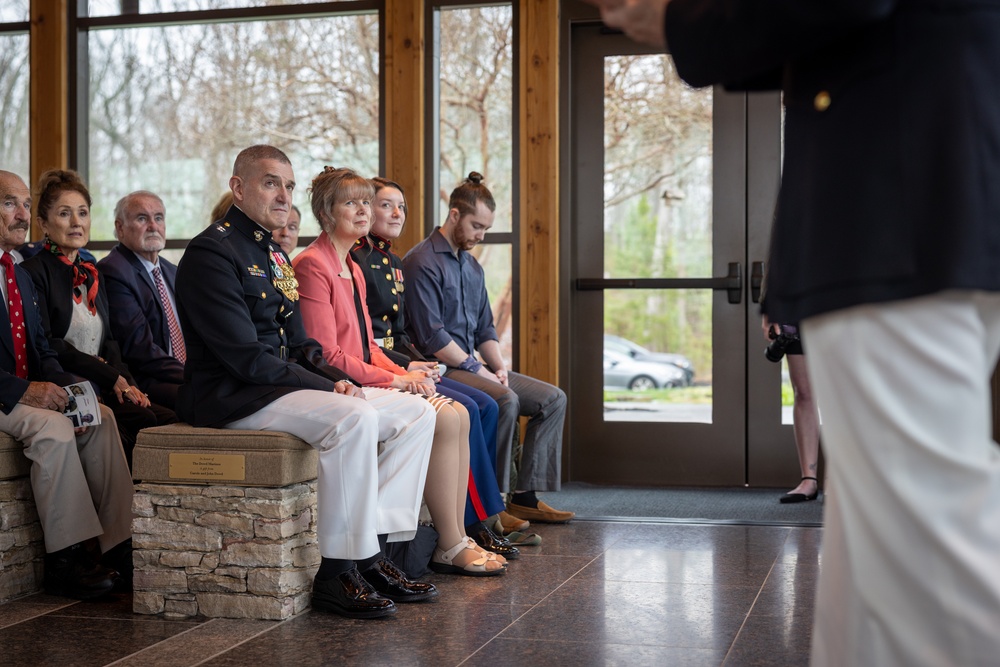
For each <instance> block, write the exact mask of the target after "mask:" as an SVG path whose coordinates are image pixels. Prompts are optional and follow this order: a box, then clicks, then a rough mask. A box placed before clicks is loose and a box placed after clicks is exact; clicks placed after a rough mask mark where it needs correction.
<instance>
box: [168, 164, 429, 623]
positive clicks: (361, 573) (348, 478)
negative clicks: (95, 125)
mask: <svg viewBox="0 0 1000 667" xmlns="http://www.w3.org/2000/svg"><path fill="white" fill-rule="evenodd" d="M229 185H230V188H231V189H232V191H233V206H232V207H231V208H230V209H229V211H228V212H227V213H226V216H225V218H224V219H222V220H219V221H218V222H217V223H215V224H212V225H211V226H209V227H208V229H206V230H205V231H204V232H202V233H201V234H199V235H198V236H196V237H195V238H194V239H192V241H191V243H190V245H189V246H188V248H187V251H186V252H185V254H184V258H183V259H182V260H181V262H180V266H179V267H178V271H177V301H178V308H179V311H180V317H181V326H182V328H183V329H184V333H185V344H186V348H187V356H188V363H187V364H186V366H185V376H184V380H185V383H184V385H183V386H182V387H181V390H180V392H179V394H178V405H177V411H178V413H179V414H180V415H181V416H182V418H183V419H184V420H185V421H187V422H189V423H191V424H193V425H195V426H214V427H221V428H232V429H247V430H269V431H284V432H287V433H291V434H293V435H295V436H297V437H299V438H302V439H303V440H304V441H306V442H308V443H309V444H310V445H312V446H313V447H315V448H316V449H318V450H319V489H318V526H317V534H318V538H319V547H320V553H321V555H322V562H321V564H320V568H319V571H318V572H317V574H316V580H315V582H314V584H313V598H312V605H313V607H314V608H319V609H326V610H329V611H334V612H336V613H339V614H342V615H344V616H349V617H354V618H375V617H380V616H385V615H388V614H392V613H394V612H395V605H394V604H393V601H396V602H410V601H418V600H425V599H429V598H431V597H434V596H435V595H436V594H437V591H436V590H435V589H434V587H433V586H431V585H429V584H424V583H420V582H413V581H409V580H408V579H406V577H405V576H404V575H403V574H402V573H401V572H400V571H399V570H398V568H396V567H395V566H394V565H393V564H392V563H391V562H390V561H389V560H388V559H386V558H385V557H384V556H383V554H382V548H383V546H384V542H386V541H397V540H407V539H410V538H412V536H413V535H414V534H415V532H416V528H417V515H418V512H419V507H420V499H421V497H422V496H423V486H424V480H425V478H426V470H427V463H428V460H429V456H430V448H431V439H432V436H433V431H434V409H433V407H432V406H431V405H430V404H429V403H428V402H426V401H423V400H421V399H419V398H417V397H414V396H410V395H407V394H404V393H398V392H397V393H395V394H390V395H388V396H382V397H379V398H378V399H376V400H373V401H371V402H369V401H366V400H365V397H364V394H363V393H362V392H361V390H360V388H359V387H358V386H357V384H356V383H354V382H353V380H351V379H350V378H349V377H348V376H346V375H345V374H344V373H341V372H339V371H337V370H336V369H334V368H332V367H330V366H328V365H327V364H326V363H325V362H324V361H323V351H322V348H321V347H320V345H319V344H318V343H317V342H316V341H314V340H312V339H310V338H307V337H306V336H305V334H304V333H303V329H302V324H301V318H300V315H299V313H298V309H297V306H298V304H297V301H298V292H297V291H296V288H297V282H296V281H295V277H294V272H293V270H292V266H291V264H290V263H289V262H288V258H287V256H286V255H285V254H284V253H283V252H282V251H281V250H280V248H278V246H277V244H276V243H275V242H274V241H273V240H272V237H271V233H272V232H273V231H274V230H275V229H278V228H279V227H281V226H282V225H284V224H285V222H286V220H287V219H288V211H289V209H290V208H291V199H292V190H293V189H294V187H295V180H294V176H293V173H292V165H291V162H290V161H289V159H288V157H287V156H286V155H285V154H284V153H282V152H281V151H280V150H278V149H277V148H274V147H272V146H251V147H250V148H247V149H245V150H243V151H242V152H241V153H240V154H239V156H237V158H236V162H235V165H234V167H233V176H232V178H231V179H230V181H229ZM393 401H394V402H396V403H398V405H395V406H394V409H393V410H392V411H391V412H386V413H381V412H379V411H378V410H377V408H378V407H379V404H381V403H388V402H393ZM379 442H381V443H383V445H384V449H383V453H382V454H381V455H379V454H378V453H377V452H378V443H379Z"/></svg>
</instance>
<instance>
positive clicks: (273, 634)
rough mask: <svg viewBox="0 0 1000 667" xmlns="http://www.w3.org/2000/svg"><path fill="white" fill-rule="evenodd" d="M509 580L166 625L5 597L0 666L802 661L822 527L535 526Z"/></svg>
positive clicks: (92, 608)
mask: <svg viewBox="0 0 1000 667" xmlns="http://www.w3.org/2000/svg"><path fill="white" fill-rule="evenodd" d="M537 529H538V532H539V533H541V534H542V535H543V539H544V542H543V545H542V546H540V547H533V548H527V549H525V550H524V552H525V555H523V556H522V557H521V558H520V559H518V560H516V561H514V562H512V563H511V564H510V571H509V572H508V573H507V575H506V576H504V577H495V578H486V579H474V578H471V577H458V576H447V575H431V576H429V577H428V581H433V582H434V583H435V584H437V585H438V588H439V589H440V591H441V595H440V596H439V598H438V600H437V601H436V602H431V603H424V604H413V605H402V606H401V607H400V609H399V612H398V613H397V614H396V615H395V616H394V617H391V618H389V619H384V620H377V621H358V620H349V619H345V618H341V617H338V616H333V615H329V614H324V613H320V612H316V613H314V612H311V611H309V612H306V613H304V614H301V615H299V616H297V617H295V618H292V619H289V620H287V621H284V622H275V621H238V620H226V619H215V620H205V619H196V620H167V619H163V618H158V617H149V616H137V615H133V614H132V613H131V601H130V599H127V598H125V597H124V596H122V597H119V598H117V599H112V600H108V601H104V602H91V603H78V602H74V601H72V600H65V599H62V598H54V597H50V596H45V595H35V596H31V597H28V598H22V599H20V600H16V601H14V602H10V603H8V604H5V605H0V664H2V665H4V666H10V667H20V666H24V667H40V666H44V665H59V666H64V665H66V666H68V665H80V666H83V665H109V664H114V665H136V666H137V667H138V666H142V667H148V666H153V665H155V666H160V665H163V666H177V667H181V666H188V665H210V666H212V667H218V666H223V665H233V666H239V667H245V666H246V665H252V666H254V667H257V666H260V667H264V666H268V667H269V666H271V665H294V666H295V667H311V666H313V665H366V666H367V665H434V666H435V667H436V666H438V665H462V664H464V665H534V666H548V665H574V666H577V665H579V666H586V665H628V666H629V667H638V666H642V665H656V666H658V667H659V666H663V665H684V666H688V665H725V666H726V667H736V666H742V665H782V666H785V665H805V664H807V662H808V655H809V631H810V626H811V623H812V600H813V595H814V592H815V584H816V574H817V570H818V565H819V562H818V551H819V541H820V536H821V533H822V531H821V529H819V528H795V527H780V526H739V525H718V524H700V525H692V524H669V523H623V522H618V523H612V522H598V521H575V522H573V523H571V524H569V525H564V526H539V527H537Z"/></svg>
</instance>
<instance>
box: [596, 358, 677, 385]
mask: <svg viewBox="0 0 1000 667" xmlns="http://www.w3.org/2000/svg"><path fill="white" fill-rule="evenodd" d="M682 386H684V371H682V370H681V369H679V368H677V367H676V366H673V365H671V364H661V363H657V362H655V361H636V360H635V359H632V358H631V357H628V356H626V355H624V354H618V353H617V352H611V351H609V350H605V351H604V388H605V389H622V388H625V389H629V390H631V391H645V390H647V389H662V388H664V387H682Z"/></svg>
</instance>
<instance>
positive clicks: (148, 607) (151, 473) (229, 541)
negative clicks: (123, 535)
mask: <svg viewBox="0 0 1000 667" xmlns="http://www.w3.org/2000/svg"><path fill="white" fill-rule="evenodd" d="M132 460H133V477H134V478H135V479H136V480H140V481H138V483H137V484H136V492H135V499H134V501H133V506H132V510H133V520H132V545H133V548H134V555H133V560H134V563H135V580H134V593H133V610H134V611H135V612H136V613H139V614H160V613H163V614H164V615H166V616H170V617H177V618H182V617H189V616H208V617H228V618H256V619H275V620H282V619H285V618H288V617H290V616H292V615H293V614H296V613H298V612H300V611H303V610H304V609H305V608H306V607H307V606H308V604H309V597H310V591H311V588H312V578H313V575H314V574H315V572H316V568H317V567H319V560H320V555H319V547H318V545H317V542H316V472H317V464H318V454H317V452H316V450H314V449H313V448H312V447H310V446H309V445H307V444H306V443H305V442H303V441H302V440H299V439H298V438H296V437H294V436H291V435H288V434H285V433H275V432H268V431H235V430H225V429H209V428H194V427H192V426H188V425H186V424H171V425H169V426H160V427H156V428H150V429H144V430H142V431H140V433H139V437H138V441H137V443H136V447H135V451H134V452H133V455H132Z"/></svg>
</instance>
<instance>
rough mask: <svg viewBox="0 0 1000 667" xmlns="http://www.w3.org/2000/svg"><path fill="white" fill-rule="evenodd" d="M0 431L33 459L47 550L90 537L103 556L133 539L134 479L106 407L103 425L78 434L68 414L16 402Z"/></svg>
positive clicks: (2, 420)
mask: <svg viewBox="0 0 1000 667" xmlns="http://www.w3.org/2000/svg"><path fill="white" fill-rule="evenodd" d="M0 431H3V432H4V433H8V434H10V435H11V436H13V437H14V438H15V439H17V440H19V441H20V442H21V443H22V444H23V445H24V455H25V456H26V457H28V458H29V459H30V460H31V492H32V494H33V495H34V498H35V507H36V508H37V509H38V519H39V523H41V524H42V535H43V537H44V538H45V551H46V552H48V553H53V552H55V551H59V550H60V549H65V548H66V547H69V546H73V545H74V544H77V543H79V542H83V541H84V540H88V539H90V538H91V537H96V538H98V542H100V545H101V551H102V552H103V551H107V550H108V549H110V548H112V547H114V546H116V545H118V544H120V543H121V542H124V541H125V540H127V539H129V538H130V537H132V475H131V474H130V473H129V471H128V463H127V462H126V461H125V452H124V451H123V450H122V441H121V439H120V438H119V437H118V425H117V424H116V423H115V415H114V413H113V412H111V410H110V409H109V408H108V407H107V406H104V405H102V406H101V423H100V424H98V425H97V426H88V427H87V428H86V429H85V430H84V431H83V433H81V434H80V435H76V434H75V433H74V431H73V424H72V422H70V420H69V419H68V418H67V417H66V416H65V415H63V414H61V413H59V412H55V411H53V410H42V409H41V408H33V407H30V406H27V405H24V404H22V403H18V404H17V405H15V406H14V408H13V409H12V410H11V411H10V414H3V413H0Z"/></svg>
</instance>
